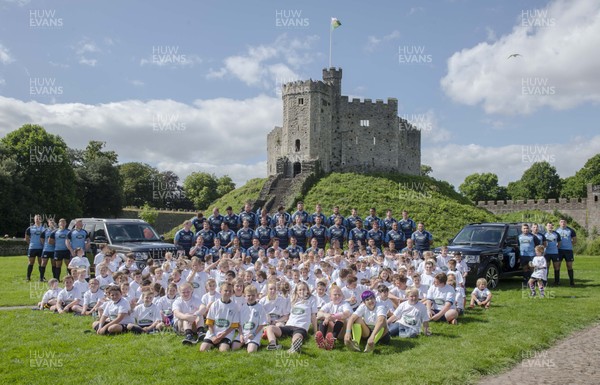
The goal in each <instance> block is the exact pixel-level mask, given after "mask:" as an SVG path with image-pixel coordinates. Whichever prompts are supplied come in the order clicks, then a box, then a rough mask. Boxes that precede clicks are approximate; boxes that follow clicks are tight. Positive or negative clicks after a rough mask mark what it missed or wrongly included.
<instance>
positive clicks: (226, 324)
mask: <svg viewBox="0 0 600 385" xmlns="http://www.w3.org/2000/svg"><path fill="white" fill-rule="evenodd" d="M229 325H230V322H229V320H226V319H224V318H219V319H218V320H216V321H215V326H216V327H219V328H228V327H229Z"/></svg>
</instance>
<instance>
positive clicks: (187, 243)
mask: <svg viewBox="0 0 600 385" xmlns="http://www.w3.org/2000/svg"><path fill="white" fill-rule="evenodd" d="M204 225H205V226H207V225H208V223H206V222H205V223H204ZM191 229H192V221H190V220H188V221H185V222H183V229H180V230H179V231H178V232H176V233H175V239H174V242H173V244H174V245H175V246H177V248H178V249H180V250H183V251H184V252H185V256H186V257H189V254H190V249H191V248H192V246H193V245H194V232H193V231H192V230H191Z"/></svg>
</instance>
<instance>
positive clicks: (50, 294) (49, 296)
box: [42, 288, 60, 304]
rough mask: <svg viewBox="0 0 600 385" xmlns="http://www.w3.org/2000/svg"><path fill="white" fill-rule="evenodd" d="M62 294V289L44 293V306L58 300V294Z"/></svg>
mask: <svg viewBox="0 0 600 385" xmlns="http://www.w3.org/2000/svg"><path fill="white" fill-rule="evenodd" d="M59 293H60V289H58V288H57V289H50V290H48V291H47V292H45V293H44V295H43V296H42V304H47V303H48V302H50V300H52V299H56V298H58V294H59Z"/></svg>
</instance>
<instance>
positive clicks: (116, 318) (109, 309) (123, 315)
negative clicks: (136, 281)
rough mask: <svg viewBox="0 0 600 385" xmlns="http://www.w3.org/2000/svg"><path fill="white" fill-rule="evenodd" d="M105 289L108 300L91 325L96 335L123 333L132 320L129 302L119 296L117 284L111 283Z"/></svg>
mask: <svg viewBox="0 0 600 385" xmlns="http://www.w3.org/2000/svg"><path fill="white" fill-rule="evenodd" d="M107 291H108V297H109V298H110V301H108V302H107V303H106V304H105V306H104V311H103V312H102V316H101V317H100V319H99V320H98V321H95V322H94V323H93V324H92V327H93V328H94V330H96V333H97V334H98V335H106V334H120V333H125V332H126V331H127V325H129V324H130V323H132V322H133V318H132V317H131V316H130V315H129V312H130V310H131V307H130V306H129V302H127V301H126V300H125V299H124V298H122V297H121V289H120V288H119V287H118V286H115V285H111V286H109V287H108V289H107Z"/></svg>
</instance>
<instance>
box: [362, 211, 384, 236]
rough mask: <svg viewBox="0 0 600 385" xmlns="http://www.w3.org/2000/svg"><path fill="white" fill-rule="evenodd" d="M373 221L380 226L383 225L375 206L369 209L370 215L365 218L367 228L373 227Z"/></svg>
mask: <svg viewBox="0 0 600 385" xmlns="http://www.w3.org/2000/svg"><path fill="white" fill-rule="evenodd" d="M373 222H377V224H379V228H381V227H382V224H381V218H379V217H378V216H377V210H375V207H371V208H370V209H369V216H368V217H366V218H365V223H364V225H365V229H367V230H371V229H372V228H373Z"/></svg>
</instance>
